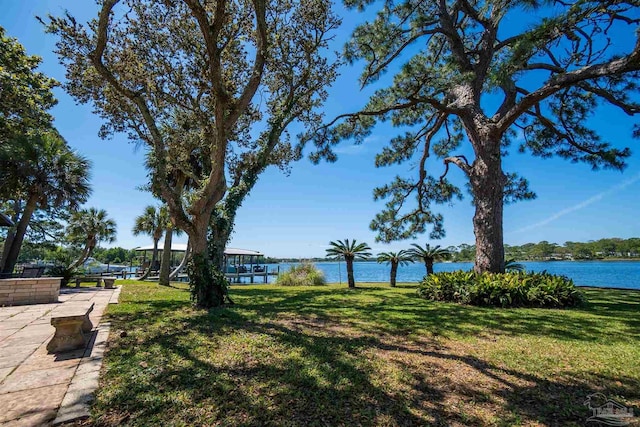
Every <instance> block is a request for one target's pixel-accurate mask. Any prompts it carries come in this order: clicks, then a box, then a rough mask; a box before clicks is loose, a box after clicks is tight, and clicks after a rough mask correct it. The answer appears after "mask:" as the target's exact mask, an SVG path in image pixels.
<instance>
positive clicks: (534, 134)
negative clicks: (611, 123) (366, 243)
mask: <svg viewBox="0 0 640 427" xmlns="http://www.w3.org/2000/svg"><path fill="white" fill-rule="evenodd" d="M346 4H347V5H348V6H350V7H352V8H359V9H367V8H377V14H376V16H375V18H374V19H373V20H371V21H370V22H366V23H364V24H362V25H360V26H358V27H357V28H356V30H355V31H354V33H353V36H352V38H351V40H350V41H349V43H348V44H347V46H346V56H347V58H348V59H349V60H350V61H351V62H356V61H362V62H364V72H363V73H362V76H361V84H362V86H367V85H372V84H375V82H376V81H377V80H378V79H379V78H380V77H381V76H382V75H383V74H385V73H387V72H393V73H395V74H394V76H393V81H392V83H391V84H390V86H388V87H384V88H380V89H378V90H377V91H376V92H375V94H374V95H373V96H372V97H371V99H370V101H369V102H368V104H367V105H366V106H365V107H364V108H363V110H362V111H359V112H357V113H353V114H345V115H342V116H340V117H338V118H336V120H335V121H333V122H331V123H329V124H328V125H326V126H324V127H323V128H321V129H320V130H319V131H317V132H316V133H315V134H314V135H313V138H314V139H315V143H316V144H317V146H318V147H319V150H318V152H317V153H316V156H315V159H316V160H317V159H319V158H322V157H326V158H328V159H329V160H335V155H334V154H333V152H332V150H331V147H332V145H333V144H336V143H338V142H339V141H341V140H343V139H348V138H355V140H356V141H357V142H362V141H363V140H364V138H365V137H366V136H367V135H369V134H370V133H371V132H372V129H374V126H375V125H376V123H377V122H380V121H391V123H392V124H393V125H394V126H397V127H400V128H403V129H404V130H406V133H404V134H402V135H399V136H397V137H395V138H393V139H392V140H391V141H390V143H389V145H388V146H387V147H386V148H384V149H383V151H382V152H381V153H380V154H379V155H378V156H377V159H376V166H388V165H392V164H402V163H405V162H411V164H412V165H413V164H415V165H416V167H415V168H412V170H414V171H415V172H414V173H413V175H412V176H407V177H400V176H398V177H397V178H396V179H395V180H394V181H393V182H391V183H390V184H388V185H386V186H383V187H381V188H377V189H376V190H375V192H374V196H375V198H376V199H386V200H387V202H386V207H385V209H384V210H383V211H382V212H381V213H379V214H378V215H377V216H376V218H375V219H374V220H373V222H372V224H371V227H372V229H374V230H377V231H378V233H379V234H378V239H379V240H381V241H385V242H388V241H391V240H396V239H404V238H409V237H412V236H415V235H416V234H420V233H423V232H425V231H426V230H427V228H428V227H432V228H431V237H433V238H438V237H442V236H443V234H444V229H443V217H442V215H441V214H439V213H437V212H434V210H433V209H434V204H438V203H449V202H451V201H452V200H453V199H454V198H458V197H461V196H462V193H461V191H460V189H459V188H458V187H456V186H455V185H453V184H452V182H451V181H450V180H449V179H447V178H448V177H447V172H448V170H449V167H450V165H455V166H456V167H458V168H459V169H460V170H462V172H463V173H464V175H465V176H466V178H467V180H468V186H469V190H470V193H471V195H472V198H473V202H474V205H475V214H474V217H473V225H474V232H475V236H476V258H475V270H476V271H479V272H483V271H493V272H499V271H504V247H503V206H504V203H505V202H509V201H514V200H519V199H527V198H532V197H534V194H533V193H532V192H531V191H530V190H529V189H528V185H527V181H526V180H524V179H523V178H520V177H518V176H517V175H516V174H515V173H507V172H505V171H504V170H503V165H502V160H503V156H504V155H506V154H507V153H508V152H509V150H510V149H511V147H510V145H511V143H513V142H515V141H516V140H518V149H519V150H520V151H522V152H525V151H526V152H530V153H531V154H533V155H534V156H540V157H550V156H554V155H555V156H559V157H562V158H565V159H568V160H570V161H572V162H586V163H588V164H589V165H591V166H592V167H593V168H594V169H596V168H600V167H604V168H614V169H622V168H623V167H624V166H625V158H627V157H628V156H629V154H630V152H629V150H628V149H627V148H619V147H616V146H615V145H612V144H610V143H609V142H608V141H604V140H602V138H601V137H600V136H599V135H598V134H597V133H596V132H595V131H594V130H593V129H592V128H590V127H589V118H590V117H592V115H593V114H595V112H596V111H597V107H599V106H600V105H602V104H608V105H609V106H611V107H613V109H619V110H620V111H621V112H622V113H624V114H626V115H628V116H633V115H637V114H638V113H639V112H640V104H638V102H637V99H638V98H637V95H638V91H637V90H638V85H637V83H638V76H639V73H638V70H640V40H638V32H637V27H638V24H639V23H640V18H639V16H640V10H639V7H638V2H637V1H634V0H629V1H620V0H597V1H589V0H566V1H552V0H548V1H542V0H482V1H480V0H428V1H425V0H401V1H390V0H386V1H383V2H372V1H368V0H346ZM625 46H626V48H625ZM611 120H613V118H612V119H611ZM618 123H623V122H622V121H619V122H618ZM629 128H630V129H631V125H630V126H629ZM635 133H636V136H637V134H638V129H637V128H636V130H635ZM516 137H518V138H516ZM520 137H522V141H519V139H520ZM463 144H469V146H470V148H471V149H470V150H468V151H469V152H472V153H473V154H472V155H473V157H471V156H465V155H462V152H461V150H462V148H461V147H462V145H463ZM430 156H435V157H437V158H440V159H442V161H443V162H444V163H443V166H442V168H441V169H438V170H435V169H434V170H427V168H426V165H427V159H428V158H429V157H430ZM411 200H413V203H412V202H411Z"/></svg>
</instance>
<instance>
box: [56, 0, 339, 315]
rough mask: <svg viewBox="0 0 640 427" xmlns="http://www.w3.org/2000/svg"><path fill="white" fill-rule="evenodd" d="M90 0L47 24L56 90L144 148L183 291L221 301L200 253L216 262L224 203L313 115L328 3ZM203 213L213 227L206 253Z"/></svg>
mask: <svg viewBox="0 0 640 427" xmlns="http://www.w3.org/2000/svg"><path fill="white" fill-rule="evenodd" d="M99 5H100V13H99V16H98V18H97V19H94V20H92V21H91V22H90V23H89V24H88V25H82V24H80V23H78V22H77V21H76V20H75V19H74V18H73V17H72V16H70V15H68V14H67V15H66V16H64V17H61V18H53V17H51V19H50V21H49V24H48V29H49V31H51V32H54V33H56V34H58V35H59V36H60V40H59V42H58V44H57V53H58V55H59V56H60V58H61V60H62V62H63V63H64V64H65V65H66V67H67V79H68V84H67V85H66V86H65V88H66V89H67V90H68V91H69V93H71V95H72V96H74V97H75V98H76V99H77V100H78V101H80V102H83V103H92V104H93V105H94V107H95V110H96V111H97V113H98V114H99V115H100V116H101V117H102V118H103V119H104V121H105V123H104V125H103V127H102V129H101V135H102V136H103V137H107V136H109V135H112V134H114V133H118V132H125V133H127V134H128V136H129V138H130V140H132V141H134V142H136V143H138V144H144V145H145V146H146V147H147V149H148V153H149V154H148V162H147V165H148V167H149V170H150V180H151V190H152V192H153V193H154V194H156V195H157V196H159V197H160V198H162V200H163V201H164V202H165V203H166V204H167V206H168V208H169V212H170V215H171V217H172V220H173V222H174V224H175V225H176V227H177V228H179V229H181V230H184V231H185V232H186V233H187V234H188V235H189V240H190V242H191V246H192V250H193V260H194V263H193V268H191V269H190V270H189V271H190V274H191V276H192V277H191V281H190V282H191V284H192V288H193V290H194V294H193V295H194V298H195V299H196V301H197V303H198V305H200V306H202V307H210V306H216V305H219V304H222V302H223V299H224V294H223V289H224V284H223V283H218V284H216V283H215V281H212V280H209V279H210V277H211V272H210V271H209V269H210V268H211V263H210V261H209V256H210V255H211V256H213V257H214V263H213V267H215V268H218V269H219V268H220V267H221V264H222V253H223V250H224V244H226V241H227V240H228V236H229V233H230V232H231V228H232V224H233V220H234V216H235V211H236V210H237V209H238V208H239V206H240V205H241V203H242V201H243V199H244V197H245V196H246V195H247V194H248V192H249V191H250V190H251V189H252V188H253V185H254V184H255V182H256V180H257V177H258V175H259V174H260V173H261V172H262V171H263V170H264V169H265V168H266V167H267V166H269V165H277V166H280V167H283V168H284V167H286V165H287V164H288V162H289V161H290V160H292V159H296V158H299V157H300V152H299V150H297V149H296V148H295V146H294V145H295V144H294V143H292V142H291V141H290V139H289V135H288V134H287V132H286V129H287V127H288V126H289V125H291V124H292V123H294V122H295V123H298V124H301V125H302V126H309V125H310V124H312V123H316V122H318V121H320V120H322V118H321V116H320V115H319V114H318V113H316V112H315V109H316V107H318V106H319V105H320V104H321V103H322V101H323V100H324V99H325V97H326V92H325V87H326V85H327V84H329V83H330V82H332V81H333V79H334V78H335V65H334V64H332V63H331V62H330V61H328V60H327V57H326V55H325V54H324V51H325V49H326V47H327V41H328V38H329V37H330V32H331V31H332V30H333V29H334V28H335V27H336V26H337V24H338V20H337V18H336V17H335V16H334V15H333V14H332V12H331V2H329V1H327V0H303V1H300V2H292V1H275V0H274V1H268V0H255V1H251V2H249V1H244V0H216V1H201V0H183V1H167V2H158V1H145V0H129V1H126V2H124V1H123V2H119V1H118V0H106V1H102V2H99ZM185 188H189V189H190V191H189V192H188V194H186V192H185ZM216 206H217V207H218V210H217V211H216ZM214 211H215V212H216V213H215V216H214V218H215V219H216V221H214V222H215V223H219V222H221V223H222V226H221V227H219V229H218V231H217V233H216V234H217V235H216V236H215V237H216V240H217V241H218V244H217V245H214V251H213V252H214V253H213V254H210V253H209V248H208V247H207V228H208V226H209V222H210V220H211V217H212V215H213V214H214ZM214 231H215V227H214ZM220 246H222V247H220Z"/></svg>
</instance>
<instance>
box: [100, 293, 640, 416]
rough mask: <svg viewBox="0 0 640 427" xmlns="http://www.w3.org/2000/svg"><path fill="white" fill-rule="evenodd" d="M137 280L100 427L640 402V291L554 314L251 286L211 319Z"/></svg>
mask: <svg viewBox="0 0 640 427" xmlns="http://www.w3.org/2000/svg"><path fill="white" fill-rule="evenodd" d="M119 283H120V282H119ZM125 283H127V284H125V287H124V290H123V292H122V294H121V296H120V304H118V305H116V306H110V308H109V312H108V317H109V319H110V321H111V322H112V332H111V336H110V342H109V349H108V352H107V355H106V358H105V365H104V367H103V372H102V375H101V387H100V389H99V391H98V393H97V396H96V401H95V403H94V406H93V418H92V421H91V423H94V424H96V425H105V426H116V425H131V426H150V425H162V426H198V425H220V426H356V425H362V426H409V425H415V426H418V425H420V426H422V425H451V426H473V425H477V426H485V425H495V426H512V425H526V426H537V425H584V421H585V419H586V418H587V417H588V416H589V415H590V414H589V411H588V409H587V408H586V407H585V406H583V402H584V400H585V398H586V396H587V395H589V394H591V393H594V392H602V393H605V394H606V395H608V396H609V397H611V398H614V399H616V400H619V401H620V402H622V403H624V404H626V405H631V406H634V407H635V408H637V407H638V406H639V405H640V369H638V361H639V360H640V292H634V291H617V290H597V289H587V290H586V291H585V292H586V294H587V297H588V298H589V300H590V304H589V305H588V306H586V307H583V308H580V309H571V310H545V309H495V308H478V307H468V306H459V305H455V304H448V303H435V302H430V301H426V300H423V299H420V298H417V297H416V286H414V285H400V286H398V287H397V288H389V287H387V286H383V285H379V284H358V286H359V287H358V288H357V289H355V290H352V291H349V290H347V289H346V286H344V285H342V286H340V285H329V286H326V287H314V288H309V287H304V288H303V287H279V286H273V285H255V286H254V285H252V286H233V287H232V295H233V298H234V300H235V302H236V305H235V306H232V307H227V308H221V309H215V310H211V311H209V312H206V311H201V310H195V309H193V308H192V307H191V305H190V302H189V293H188V291H187V289H186V287H185V286H184V285H178V284H176V285H175V287H160V286H158V285H156V284H152V283H139V282H125ZM122 331H124V332H125V333H122ZM636 413H638V410H637V409H636Z"/></svg>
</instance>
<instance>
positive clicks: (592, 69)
mask: <svg viewBox="0 0 640 427" xmlns="http://www.w3.org/2000/svg"><path fill="white" fill-rule="evenodd" d="M638 70H640V40H637V41H636V45H635V47H634V49H633V51H632V52H631V53H630V54H629V55H627V56H625V57H622V58H618V59H613V60H611V61H609V62H605V63H600V64H595V65H590V66H586V67H583V68H580V69H578V70H575V71H571V72H568V73H564V74H556V75H554V76H552V77H551V78H550V79H549V80H548V81H547V83H546V84H545V85H543V86H542V87H541V88H539V89H538V90H535V91H534V92H531V93H529V94H528V95H526V96H525V97H524V98H522V99H521V100H520V102H519V103H518V104H516V105H515V106H514V107H513V108H512V109H510V110H509V111H508V112H507V113H506V114H505V115H504V116H503V117H502V118H501V119H500V121H499V122H498V123H497V128H498V129H499V130H500V131H505V130H506V129H508V128H509V126H511V125H512V124H513V122H514V121H515V120H517V119H518V117H520V116H521V115H522V114H523V113H524V112H525V111H527V110H529V109H530V108H531V107H533V106H534V105H536V104H538V103H539V102H540V101H542V100H544V99H546V98H548V97H549V96H551V95H553V94H555V93H556V92H558V91H560V90H562V89H565V88H567V87H570V86H573V85H576V84H578V83H580V82H583V81H586V80H591V79H597V78H600V77H606V76H610V75H615V74H619V73H623V72H629V71H638Z"/></svg>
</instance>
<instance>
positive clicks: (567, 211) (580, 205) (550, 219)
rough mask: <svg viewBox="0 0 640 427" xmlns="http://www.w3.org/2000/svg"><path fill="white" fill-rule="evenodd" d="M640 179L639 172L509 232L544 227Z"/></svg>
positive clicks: (520, 231)
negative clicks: (541, 218)
mask: <svg viewBox="0 0 640 427" xmlns="http://www.w3.org/2000/svg"><path fill="white" fill-rule="evenodd" d="M638 180H640V173H638V174H637V175H634V176H633V177H631V178H629V179H627V180H625V181H622V182H621V183H620V184H617V185H614V186H613V187H611V188H610V189H608V190H605V191H603V192H601V193H598V194H596V195H595V196H592V197H589V198H588V199H586V200H584V201H582V202H580V203H578V204H576V205H574V206H570V207H568V208H565V209H562V210H561V211H559V212H556V213H555V214H553V215H551V216H550V217H548V218H546V219H544V220H542V221H540V222H536V223H535V224H531V225H527V226H526V227H522V228H520V229H518V230H515V231H513V232H511V233H509V234H515V233H522V232H525V231H530V230H533V229H535V228H538V227H542V226H543V225H547V224H549V223H550V222H553V221H555V220H556V219H558V218H561V217H563V216H565V215H568V214H570V213H572V212H575V211H577V210H580V209H582V208H585V207H587V206H589V205H591V204H593V203H595V202H599V201H600V200H602V199H604V198H605V197H606V196H609V195H611V194H613V193H617V192H618V191H620V190H623V189H625V188H627V187H628V186H630V185H631V184H633V183H635V182H636V181H638Z"/></svg>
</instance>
